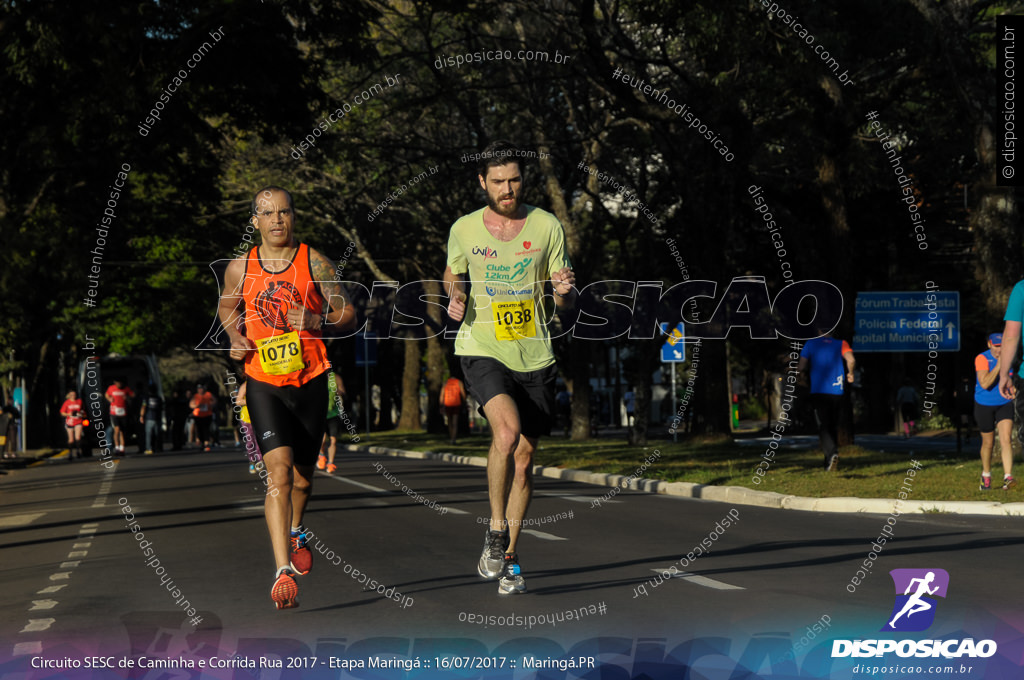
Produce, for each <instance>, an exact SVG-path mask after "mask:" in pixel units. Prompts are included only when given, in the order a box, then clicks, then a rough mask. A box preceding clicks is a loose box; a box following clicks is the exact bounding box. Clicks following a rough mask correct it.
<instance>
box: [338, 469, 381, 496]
mask: <svg viewBox="0 0 1024 680" xmlns="http://www.w3.org/2000/svg"><path fill="white" fill-rule="evenodd" d="M324 475H325V476H327V477H330V478H331V479H337V480H338V481H339V482H346V483H348V484H351V485H352V486H358V487H359V488H360V489H366V490H367V491H376V492H377V493H391V492H392V489H382V488H380V487H379V486H373V485H372V484H364V483H363V482H357V481H356V480H354V479H349V478H348V477H342V476H341V475H328V474H326V473H324Z"/></svg>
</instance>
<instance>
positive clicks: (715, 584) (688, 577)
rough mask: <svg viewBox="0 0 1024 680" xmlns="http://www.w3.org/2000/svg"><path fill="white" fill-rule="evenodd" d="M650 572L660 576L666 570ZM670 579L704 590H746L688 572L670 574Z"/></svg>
mask: <svg viewBox="0 0 1024 680" xmlns="http://www.w3.org/2000/svg"><path fill="white" fill-rule="evenodd" d="M651 571H653V572H657V573H659V574H662V573H664V572H666V571H668V569H651ZM670 578H681V579H683V580H685V581H689V582H690V583H694V584H696V585H698V586H704V587H705V588H714V589H715V590H746V588H744V587H742V586H734V585H732V584H731V583H726V582H725V581H716V580H715V579H713V578H708V577H707V576H701V575H700V574H691V573H690V572H688V571H681V572H679V573H677V574H672V576H671V577H670Z"/></svg>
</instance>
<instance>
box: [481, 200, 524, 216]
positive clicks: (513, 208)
mask: <svg viewBox="0 0 1024 680" xmlns="http://www.w3.org/2000/svg"><path fill="white" fill-rule="evenodd" d="M509 197H511V198H512V203H511V204H510V205H507V206H503V205H501V204H500V203H499V202H498V201H500V200H502V199H504V198H509ZM521 205H522V202H521V201H520V200H519V196H518V195H517V194H505V195H504V196H499V197H498V200H497V201H496V200H494V198H493V197H492V196H491V195H490V194H487V207H489V208H490V209H491V210H493V211H494V212H496V213H497V214H499V215H501V216H502V217H508V218H514V217H515V216H516V215H517V214H518V213H519V207H520V206H521Z"/></svg>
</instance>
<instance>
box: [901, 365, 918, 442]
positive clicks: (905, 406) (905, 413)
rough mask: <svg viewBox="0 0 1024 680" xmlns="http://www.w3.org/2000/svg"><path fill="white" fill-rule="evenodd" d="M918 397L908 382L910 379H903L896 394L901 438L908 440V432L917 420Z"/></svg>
mask: <svg viewBox="0 0 1024 680" xmlns="http://www.w3.org/2000/svg"><path fill="white" fill-rule="evenodd" d="M917 406H918V397H917V390H915V389H914V385H913V384H912V383H911V382H910V378H904V379H903V385H902V387H900V389H899V390H898V391H897V392H896V409H897V410H898V411H899V412H900V420H902V421H903V438H904V439H909V438H910V431H911V430H913V429H914V421H915V420H917Z"/></svg>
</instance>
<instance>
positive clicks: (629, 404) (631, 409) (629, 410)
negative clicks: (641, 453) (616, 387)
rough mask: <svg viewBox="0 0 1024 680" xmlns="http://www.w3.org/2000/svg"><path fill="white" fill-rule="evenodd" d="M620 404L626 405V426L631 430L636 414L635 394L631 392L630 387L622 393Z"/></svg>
mask: <svg viewBox="0 0 1024 680" xmlns="http://www.w3.org/2000/svg"><path fill="white" fill-rule="evenodd" d="M622 405H623V406H625V407H626V427H627V428H628V429H629V431H630V432H632V431H633V417H634V415H635V414H636V394H635V393H634V392H633V388H632V387H630V388H629V389H628V390H626V393H625V394H623V395H622Z"/></svg>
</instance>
